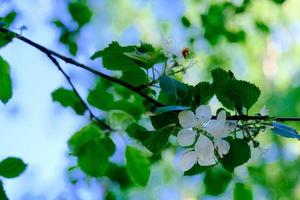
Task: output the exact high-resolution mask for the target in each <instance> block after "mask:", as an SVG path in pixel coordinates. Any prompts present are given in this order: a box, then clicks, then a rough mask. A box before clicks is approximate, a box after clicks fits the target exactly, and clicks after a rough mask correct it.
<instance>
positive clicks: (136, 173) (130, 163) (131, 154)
mask: <svg viewBox="0 0 300 200" xmlns="http://www.w3.org/2000/svg"><path fill="white" fill-rule="evenodd" d="M125 155H126V168H127V172H128V174H129V176H130V178H131V179H132V180H133V181H134V182H135V183H137V184H139V185H141V186H145V185H146V184H147V182H148V179H149V177H150V161H149V159H148V156H147V155H146V154H145V153H144V152H143V151H141V150H140V149H137V148H135V147H133V146H127V148H126V152H125Z"/></svg>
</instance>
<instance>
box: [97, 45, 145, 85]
mask: <svg viewBox="0 0 300 200" xmlns="http://www.w3.org/2000/svg"><path fill="white" fill-rule="evenodd" d="M136 48H137V47H136V46H125V47H122V46H120V45H119V43H118V42H112V43H111V44H109V46H108V47H107V48H105V49H103V50H100V51H97V52H96V53H94V55H93V56H92V57H91V59H92V60H94V59H96V58H99V57H102V63H103V66H104V67H105V68H106V69H109V70H119V71H122V73H123V76H122V77H121V79H122V80H124V81H126V82H128V83H129V84H132V85H133V86H139V85H143V84H146V83H147V82H148V77H147V75H146V73H145V72H144V71H143V70H142V69H141V68H140V66H139V65H138V64H136V62H135V61H134V60H133V59H132V58H130V57H128V56H126V55H125V53H129V52H133V51H135V49H136ZM132 77H135V78H132Z"/></svg>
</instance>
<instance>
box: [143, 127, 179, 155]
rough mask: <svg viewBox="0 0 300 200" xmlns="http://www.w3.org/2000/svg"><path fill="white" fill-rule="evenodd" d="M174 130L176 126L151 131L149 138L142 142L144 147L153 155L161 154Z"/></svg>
mask: <svg viewBox="0 0 300 200" xmlns="http://www.w3.org/2000/svg"><path fill="white" fill-rule="evenodd" d="M173 130H174V126H167V127H164V128H161V129H159V130H157V131H149V133H148V135H149V136H148V137H147V138H146V139H145V140H144V141H142V143H143V144H144V146H145V147H146V148H147V149H149V150H150V151H151V152H152V153H154V154H158V153H160V152H161V151H162V150H163V149H164V148H165V146H166V145H167V143H168V141H169V137H170V135H171V134H172V132H173Z"/></svg>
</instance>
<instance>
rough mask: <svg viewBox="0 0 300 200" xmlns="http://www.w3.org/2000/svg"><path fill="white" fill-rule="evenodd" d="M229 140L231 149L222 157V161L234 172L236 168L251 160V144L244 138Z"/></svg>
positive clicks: (226, 167) (225, 166) (224, 165)
mask: <svg viewBox="0 0 300 200" xmlns="http://www.w3.org/2000/svg"><path fill="white" fill-rule="evenodd" d="M228 142H229V143H230V149H229V152H228V154H226V155H224V157H223V158H222V159H221V163H222V165H223V167H224V168H225V169H227V170H228V171H231V172H232V171H233V170H234V168H236V167H238V166H240V165H242V164H244V163H246V162H247V161H248V160H249V158H250V156H251V152H250V147H249V145H248V144H247V143H246V142H245V141H244V140H242V139H231V140H229V141H228Z"/></svg>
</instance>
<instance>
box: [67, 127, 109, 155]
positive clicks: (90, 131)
mask: <svg viewBox="0 0 300 200" xmlns="http://www.w3.org/2000/svg"><path fill="white" fill-rule="evenodd" d="M103 135H104V134H103V133H102V132H101V130H100V129H99V128H98V126H96V125H94V124H89V125H87V126H85V127H83V128H81V129H80V130H79V131H77V132H76V133H74V134H73V135H72V137H71V138H70V139H69V140H68V146H69V148H70V150H71V152H72V153H73V154H74V155H78V154H79V153H80V150H81V148H82V146H83V145H85V144H86V143H88V142H89V141H91V140H98V139H100V138H101V136H103Z"/></svg>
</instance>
